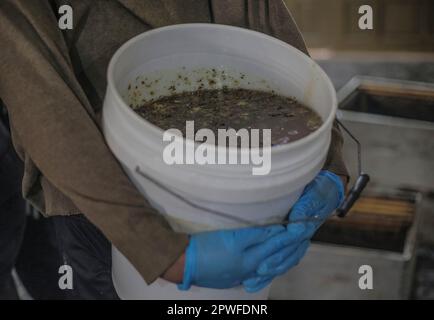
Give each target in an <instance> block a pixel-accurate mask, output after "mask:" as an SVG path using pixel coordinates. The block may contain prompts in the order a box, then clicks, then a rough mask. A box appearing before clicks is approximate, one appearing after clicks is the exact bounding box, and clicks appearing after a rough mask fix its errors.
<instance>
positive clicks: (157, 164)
mask: <svg viewBox="0 0 434 320" xmlns="http://www.w3.org/2000/svg"><path fill="white" fill-rule="evenodd" d="M210 68H212V69H217V70H226V71H227V72H228V73H232V76H231V78H232V80H231V81H232V83H229V85H230V86H232V87H243V88H253V89H262V90H271V89H272V90H274V91H275V92H277V93H280V94H282V95H286V96H294V97H295V98H297V99H298V100H299V101H301V102H303V103H304V104H306V105H308V106H310V107H311V108H313V109H314V110H316V111H317V112H318V114H319V115H320V116H321V117H322V119H323V125H322V126H321V127H320V128H319V129H318V130H316V131H315V132H313V133H311V134H310V135H308V136H307V137H304V138H303V139H300V140H298V141H295V142H293V143H289V144H285V145H279V146H274V147H272V149H271V171H270V173H269V174H268V175H263V176H261V175H256V176H254V175H252V165H172V166H170V165H167V164H165V162H164V161H163V159H162V155H163V148H164V147H165V146H166V144H167V143H163V139H162V135H163V131H162V130H161V129H159V128H157V127H156V126H154V125H152V124H151V123H149V122H147V121H146V120H144V119H142V118H141V117H140V116H138V115H137V114H136V113H135V112H134V111H133V110H132V109H131V108H130V107H129V104H136V103H139V102H140V100H142V99H144V100H147V99H149V98H151V94H152V97H155V96H156V95H161V94H162V95H164V94H169V90H168V87H169V85H170V84H171V83H172V82H170V81H172V80H170V81H169V80H168V79H173V76H174V75H176V74H179V73H183V72H184V73H185V74H189V75H190V76H191V77H192V79H193V78H194V77H195V76H201V72H202V71H200V70H209V69H210ZM192 70H193V71H192ZM198 70H199V71H198ZM203 72H205V71H203ZM236 74H239V75H240V78H239V79H236V80H233V78H234V77H235V75H236ZM182 76H184V74H183V75H182ZM181 78H182V77H181ZM154 80H155V81H154ZM146 81H151V82H152V88H151V89H150V86H149V85H148V83H147V82H146ZM221 82H222V83H223V82H224V81H223V80H222V81H221ZM143 83H145V86H141V84H143ZM222 83H217V86H219V85H222ZM226 84H227V83H226ZM131 86H133V87H134V88H133V89H134V90H135V91H134V90H133V94H131V90H130V91H129V90H128V88H129V87H130V89H131ZM136 87H137V88H136ZM178 89H179V90H181V91H182V90H194V89H195V85H194V84H190V81H188V82H187V84H186V83H181V84H179V85H178ZM150 90H151V91H150ZM128 92H129V93H128ZM134 99H138V100H139V101H134ZM336 108H337V105H336V95H335V90H334V88H333V85H332V84H331V82H330V80H329V79H328V77H327V76H326V74H325V73H324V72H323V71H322V70H321V68H320V67H319V66H318V65H317V64H316V63H315V62H314V61H313V60H311V59H310V58H309V57H307V56H306V55H304V54H303V53H302V52H300V51H299V50H297V49H295V48H294V47H292V46H290V45H288V44H286V43H284V42H282V41H280V40H277V39H275V38H272V37H270V36H267V35H265V34H262V33H258V32H255V31H251V30H246V29H242V28H237V27H231V26H223V25H216V24H183V25H175V26H169V27H163V28H159V29H154V30H152V31H149V32H146V33H143V34H141V35H139V36H137V37H135V38H133V39H131V40H130V41H128V42H127V43H126V44H124V45H123V46H122V47H121V48H120V49H119V50H118V51H117V52H116V54H115V55H114V56H113V58H112V60H111V62H110V66H109V70H108V88H107V93H106V97H105V101H104V109H103V128H104V135H105V138H106V141H107V143H108V145H109V147H110V148H111V150H112V151H113V153H114V155H115V156H116V157H117V158H118V160H119V161H120V162H121V163H122V165H123V167H124V168H125V170H126V172H127V174H128V175H129V177H130V178H131V180H132V181H133V183H134V184H135V185H136V186H137V187H138V189H139V190H140V191H141V192H142V193H143V195H144V196H145V197H146V198H147V199H148V200H149V201H150V202H151V203H152V204H153V205H154V206H155V207H156V208H157V209H158V210H159V211H160V212H161V213H162V214H164V215H165V216H166V218H167V220H168V221H169V223H171V225H172V227H173V228H174V229H176V230H178V231H183V232H188V233H191V232H198V231H203V230H215V229H223V228H232V227H237V226H240V224H239V223H237V222H236V221H234V220H232V219H228V218H224V217H221V216H217V215H213V214H210V213H207V212H203V211H202V210H198V209H196V208H194V207H192V206H190V205H189V204H187V203H185V202H184V201H182V200H180V199H179V198H177V197H175V196H173V195H171V194H170V193H168V192H166V191H165V190H163V189H161V188H160V187H158V186H157V185H155V184H154V183H152V182H151V181H150V180H148V179H146V178H144V177H143V176H141V175H140V174H138V172H137V171H136V169H137V168H138V167H139V168H140V170H141V171H142V172H145V173H146V175H148V176H150V177H152V178H153V179H155V180H157V181H158V182H159V183H162V184H163V185H165V186H167V187H170V189H171V190H173V191H174V192H176V193H177V194H179V195H181V196H182V197H184V198H186V199H188V200H189V201H191V202H194V203H195V204H198V205H200V206H202V207H206V208H211V209H214V210H218V211H223V212H225V213H230V214H232V215H234V216H238V217H241V218H242V219H244V220H249V221H252V222H254V223H257V224H261V223H264V222H270V221H276V222H277V221H281V220H282V219H284V218H285V216H286V215H287V213H288V211H289V209H290V208H291V206H292V205H293V203H294V202H295V201H296V199H297V198H298V197H299V195H300V194H301V192H302V190H303V188H304V187H305V185H306V184H307V183H309V181H311V180H312V179H313V178H314V177H315V176H316V174H317V173H318V172H319V170H320V169H321V167H322V166H323V164H324V161H325V158H326V155H327V151H328V148H329V144H330V139H331V128H332V124H333V119H334V117H335V113H336ZM232 151H234V150H230V151H229V152H232ZM245 151H246V150H245ZM112 273H113V280H114V283H115V287H116V290H117V292H118V294H119V296H120V297H121V298H123V299H266V298H267V296H268V288H267V289H264V290H262V291H261V292H259V293H256V294H249V293H246V292H244V291H243V289H242V288H233V289H227V290H212V289H207V288H198V287H193V288H192V289H191V290H190V291H187V292H183V291H179V290H178V289H177V287H176V286H175V285H173V284H171V283H169V282H166V281H164V280H163V279H159V280H157V281H156V282H155V283H153V284H152V285H150V286H148V285H146V283H145V282H144V280H143V278H142V277H141V276H140V275H139V273H138V272H137V271H136V270H135V269H134V267H133V266H132V265H131V264H130V263H129V262H128V260H127V259H126V258H125V257H124V256H123V255H122V254H121V253H120V252H119V251H117V250H116V248H113V266H112Z"/></svg>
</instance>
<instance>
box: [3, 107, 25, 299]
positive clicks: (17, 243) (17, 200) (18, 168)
mask: <svg viewBox="0 0 434 320" xmlns="http://www.w3.org/2000/svg"><path fill="white" fill-rule="evenodd" d="M0 112H1V105H0ZM0 120H1V119H0ZM22 170H23V167H22V163H21V160H19V158H18V157H17V155H16V154H15V151H14V149H13V148H12V142H11V140H10V136H9V132H8V128H7V127H6V125H4V124H3V122H2V121H0V299H16V298H17V297H18V296H17V293H16V290H15V286H14V282H13V280H12V276H11V272H12V268H13V267H14V266H15V262H16V258H17V256H18V253H19V250H20V247H21V242H22V240H23V235H24V229H25V224H26V214H25V202H24V200H23V198H22V196H21V179H22V176H23V173H22Z"/></svg>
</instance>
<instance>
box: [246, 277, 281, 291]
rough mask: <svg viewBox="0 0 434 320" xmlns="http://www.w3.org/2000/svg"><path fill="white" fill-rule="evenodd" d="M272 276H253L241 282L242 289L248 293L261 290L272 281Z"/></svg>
mask: <svg viewBox="0 0 434 320" xmlns="http://www.w3.org/2000/svg"><path fill="white" fill-rule="evenodd" d="M273 279H274V277H255V278H250V279H248V280H245V281H244V282H243V286H244V290H245V291H246V292H248V293H255V292H258V291H261V290H262V289H264V288H265V287H267V286H268V285H270V283H271V282H272V281H273Z"/></svg>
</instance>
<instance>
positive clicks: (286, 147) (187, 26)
mask: <svg viewBox="0 0 434 320" xmlns="http://www.w3.org/2000/svg"><path fill="white" fill-rule="evenodd" d="M181 29H184V30H191V29H196V30H199V29H202V30H204V29H208V30H223V31H224V30H228V31H236V32H239V33H244V34H246V35H250V36H255V37H258V40H265V41H269V42H270V43H274V44H276V45H279V46H283V47H285V49H287V50H288V51H289V52H291V54H293V55H295V56H297V57H298V58H300V59H302V60H304V61H305V62H306V63H307V64H309V65H311V66H313V67H314V68H315V69H316V71H317V72H318V73H319V75H320V76H321V78H322V80H324V81H325V84H326V86H327V88H328V89H329V92H330V93H331V99H332V106H331V112H330V113H329V114H328V116H327V118H326V120H325V121H323V123H322V124H321V126H320V127H319V128H318V129H317V130H315V131H314V132H311V133H310V134H308V135H307V136H305V137H303V138H301V139H299V140H296V141H294V142H290V143H285V144H279V145H274V146H272V147H271V154H280V153H283V152H288V151H290V150H292V149H295V148H298V147H299V146H300V145H303V144H308V143H310V142H312V141H313V140H315V139H316V138H317V137H319V136H320V135H322V134H324V133H325V131H326V130H327V128H329V126H330V124H331V123H332V122H333V121H334V120H335V117H336V112H337V96H336V90H335V88H334V86H333V84H332V82H331V80H330V78H329V77H328V76H327V74H326V73H325V71H324V70H323V69H322V68H321V67H320V66H319V65H318V64H317V63H316V62H315V61H314V60H313V59H312V58H311V57H310V56H308V55H306V54H305V53H303V52H302V51H300V50H299V49H297V48H295V47H294V46H292V45H290V44H288V43H286V42H284V41H282V40H279V39H277V38H275V37H272V36H269V35H267V34H265V33H261V32H258V31H254V30H250V29H246V28H240V27H235V26H229V25H222V24H216V23H183V24H175V25H170V26H164V27H159V28H154V29H151V30H148V31H145V32H143V33H141V34H139V35H137V36H135V37H133V38H131V39H130V40H128V41H127V42H125V43H124V44H123V45H122V46H121V47H119V48H118V49H117V50H116V52H115V54H114V55H113V56H112V58H111V59H110V63H109V66H108V69H107V91H111V93H112V94H113V97H114V99H115V100H116V105H117V106H118V107H119V108H121V109H122V110H123V111H124V112H125V114H126V115H128V117H129V118H130V119H132V120H133V121H135V122H139V123H141V125H142V126H144V127H146V128H147V129H149V130H151V131H152V132H153V133H154V134H156V135H160V134H161V135H162V134H163V133H164V130H163V129H161V128H159V127H158V126H156V125H154V124H152V123H151V122H149V121H147V120H146V119H144V118H143V117H141V116H140V115H139V114H137V113H136V112H135V111H134V110H133V109H132V108H131V107H130V106H128V105H127V103H126V102H125V101H124V99H122V96H121V94H120V92H119V91H118V88H117V87H116V85H115V79H114V70H115V67H116V64H117V63H118V61H119V60H120V59H121V57H122V54H123V53H124V52H125V51H127V50H128V49H129V48H130V47H131V46H132V45H133V44H135V43H137V42H140V41H143V40H146V38H147V37H151V36H155V35H157V34H159V33H164V32H170V31H173V30H177V31H178V30H181ZM180 138H182V140H183V142H184V143H185V142H186V141H187V140H189V139H186V138H185V137H180ZM189 141H191V140H189ZM193 143H194V145H195V147H197V146H198V145H199V143H198V142H196V141H193ZM221 148H225V150H226V152H228V153H230V152H239V153H240V154H242V153H245V152H250V150H251V148H237V147H225V146H224V147H222V146H216V149H215V150H216V151H217V150H220V149H221Z"/></svg>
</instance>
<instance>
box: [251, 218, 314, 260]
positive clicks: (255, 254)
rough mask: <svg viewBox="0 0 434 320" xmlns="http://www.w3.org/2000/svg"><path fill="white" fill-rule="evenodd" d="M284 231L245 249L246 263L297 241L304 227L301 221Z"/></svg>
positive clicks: (264, 257) (303, 231)
mask: <svg viewBox="0 0 434 320" xmlns="http://www.w3.org/2000/svg"><path fill="white" fill-rule="evenodd" d="M289 230H290V232H288V229H286V230H285V232H282V233H279V234H276V235H274V236H272V237H270V238H269V239H267V240H266V241H263V242H262V243H259V244H257V245H255V246H252V247H251V248H249V249H248V250H247V251H246V257H248V258H247V261H246V262H247V263H251V264H256V262H257V261H262V260H264V259H266V258H267V257H269V256H270V255H272V254H273V253H275V252H277V251H278V250H281V249H282V248H285V247H287V246H288V245H290V244H292V243H296V242H299V241H300V239H302V238H303V237H304V233H305V230H306V229H305V227H304V225H303V224H302V223H295V224H292V225H291V227H289Z"/></svg>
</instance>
